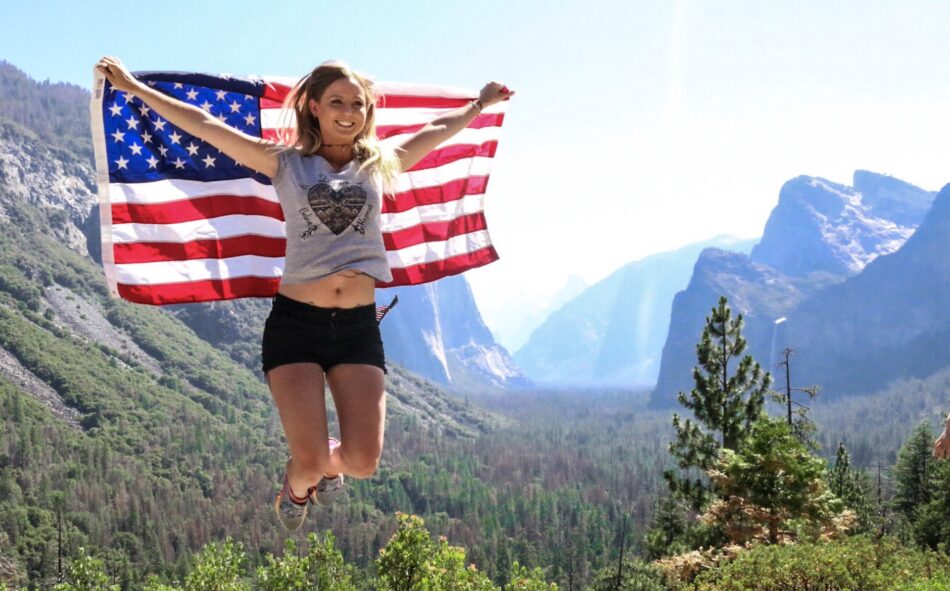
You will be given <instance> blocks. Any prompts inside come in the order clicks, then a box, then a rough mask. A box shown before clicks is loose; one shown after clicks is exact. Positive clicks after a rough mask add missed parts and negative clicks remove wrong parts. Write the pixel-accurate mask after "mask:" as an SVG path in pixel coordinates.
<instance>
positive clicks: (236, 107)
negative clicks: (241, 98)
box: [231, 101, 241, 113]
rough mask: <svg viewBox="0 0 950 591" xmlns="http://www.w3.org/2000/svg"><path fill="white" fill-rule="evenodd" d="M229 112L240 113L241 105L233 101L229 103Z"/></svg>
mask: <svg viewBox="0 0 950 591" xmlns="http://www.w3.org/2000/svg"><path fill="white" fill-rule="evenodd" d="M231 112H232V113H240V112H241V103H239V102H237V101H234V102H232V103H231Z"/></svg>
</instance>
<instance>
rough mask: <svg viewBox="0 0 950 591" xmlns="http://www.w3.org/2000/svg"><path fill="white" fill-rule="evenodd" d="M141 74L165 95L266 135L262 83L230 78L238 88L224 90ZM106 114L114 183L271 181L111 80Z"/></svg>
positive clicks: (105, 99)
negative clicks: (119, 88)
mask: <svg viewBox="0 0 950 591" xmlns="http://www.w3.org/2000/svg"><path fill="white" fill-rule="evenodd" d="M138 77H139V79H140V80H143V81H144V82H146V83H147V84H148V85H149V86H152V87H153V88H155V89H157V90H159V91H161V92H164V93H165V94H168V95H171V96H173V97H175V98H177V99H179V100H182V101H184V102H186V103H189V104H192V105H195V106H197V107H198V108H200V109H204V110H205V111H207V112H208V113H210V114H211V115H213V116H215V117H217V118H218V119H219V120H221V121H222V122H224V123H226V124H228V125H230V126H231V127H234V128H236V129H239V130H241V131H243V132H245V133H247V134H249V135H252V136H255V137H260V136H261V120H260V119H261V113H260V101H259V99H258V96H259V95H260V90H259V86H260V85H259V84H255V83H254V82H247V81H234V80H233V79H230V80H231V81H232V82H233V85H234V86H235V87H237V88H236V89H231V90H223V89H216V88H210V87H208V86H202V85H199V84H188V83H187V82H166V81H161V80H155V79H149V78H150V77H149V76H148V75H140V76H138ZM159 77H160V76H159ZM179 78H180V77H179ZM199 78H200V77H199ZM208 78H210V77H208ZM215 80H216V81H217V80H222V79H220V78H216V79H215ZM224 80H226V81H227V80H229V79H224ZM240 90H243V91H245V92H240ZM247 91H250V92H247ZM102 118H103V124H104V128H105V136H106V137H105V139H106V155H107V158H108V166H109V180H110V181H111V182H114V183H140V182H149V181H159V180H164V179H184V180H196V181H216V180H228V179H239V178H249V177H251V178H254V179H256V180H258V181H260V182H262V183H264V184H270V179H268V178H267V177H266V176H264V175H262V174H259V173H256V172H254V171H252V170H251V169H249V168H245V167H244V166H242V165H240V164H238V163H237V162H235V161H234V160H232V159H231V158H229V157H228V156H226V155H225V154H224V153H222V152H221V151H219V150H218V149H217V148H215V147H214V146H212V145H211V144H209V143H207V142H204V141H202V140H200V139H199V138H197V137H195V136H193V135H190V134H188V133H185V132H184V131H183V130H181V129H180V128H178V127H175V126H174V125H172V124H171V123H169V122H168V121H167V120H165V119H164V118H162V117H160V116H159V115H158V114H157V113H156V112H155V111H154V110H152V109H151V108H149V107H148V106H147V105H145V104H144V103H143V102H142V101H141V100H139V99H137V98H134V97H129V96H128V95H127V94H126V93H124V92H121V91H118V90H116V89H114V88H112V87H111V85H109V84H108V82H106V87H105V93H104V95H103V99H102Z"/></svg>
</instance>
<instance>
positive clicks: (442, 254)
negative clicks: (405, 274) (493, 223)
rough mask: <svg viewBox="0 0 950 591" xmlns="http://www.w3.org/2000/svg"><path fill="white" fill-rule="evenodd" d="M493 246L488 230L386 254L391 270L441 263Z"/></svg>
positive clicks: (415, 245) (416, 245)
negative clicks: (450, 258) (435, 262)
mask: <svg viewBox="0 0 950 591" xmlns="http://www.w3.org/2000/svg"><path fill="white" fill-rule="evenodd" d="M487 246H491V238H490V237H489V236H488V230H479V231H477V232H470V233H468V234H461V235H459V236H453V237H451V238H449V239H448V240H441V241H439V242H423V243H422V244H413V245H412V246H407V247H406V248H403V249H400V250H391V251H388V252H387V253H386V258H387V259H388V260H389V267H390V268H391V269H399V268H402V267H410V266H412V265H419V264H422V263H431V262H434V261H441V260H444V259H447V258H449V257H454V256H458V255H461V254H467V253H470V252H474V251H476V250H478V249H480V248H485V247H487Z"/></svg>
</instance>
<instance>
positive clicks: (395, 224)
mask: <svg viewBox="0 0 950 591" xmlns="http://www.w3.org/2000/svg"><path fill="white" fill-rule="evenodd" d="M484 209H485V194H484V193H481V194H478V195H466V196H465V197H463V198H461V199H456V200H455V201H449V202H448V203H433V204H431V205H419V206H417V207H414V208H412V209H409V210H406V211H401V212H399V213H384V214H382V215H381V216H380V224H381V226H382V229H383V232H387V233H390V232H398V231H399V230H404V229H406V228H411V227H413V226H418V225H419V224H424V223H427V222H448V221H451V220H454V219H455V218H457V217H460V216H463V215H468V214H472V213H478V212H480V211H484Z"/></svg>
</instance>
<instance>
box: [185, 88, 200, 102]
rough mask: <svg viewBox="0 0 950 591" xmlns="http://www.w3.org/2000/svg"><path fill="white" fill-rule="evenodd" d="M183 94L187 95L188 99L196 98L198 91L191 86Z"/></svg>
mask: <svg viewBox="0 0 950 591" xmlns="http://www.w3.org/2000/svg"><path fill="white" fill-rule="evenodd" d="M185 96H187V97H188V100H190V101H193V100H197V99H198V91H197V90H195V89H194V88H192V89H191V90H189V91H188V92H186V93H185Z"/></svg>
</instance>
